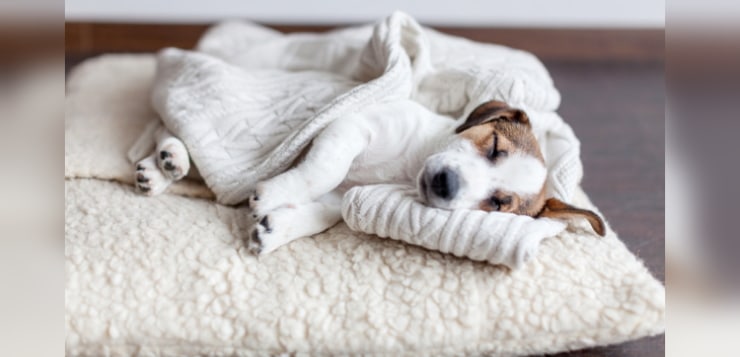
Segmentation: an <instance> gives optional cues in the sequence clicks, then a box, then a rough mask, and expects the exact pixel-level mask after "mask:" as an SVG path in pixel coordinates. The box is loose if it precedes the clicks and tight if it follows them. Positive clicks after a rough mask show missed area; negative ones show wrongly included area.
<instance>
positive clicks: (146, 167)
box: [134, 152, 172, 196]
mask: <svg viewBox="0 0 740 357" xmlns="http://www.w3.org/2000/svg"><path fill="white" fill-rule="evenodd" d="M156 155H157V153H156V152H154V153H152V154H151V155H149V156H148V157H146V158H145V159H143V160H141V161H139V162H137V163H136V172H135V173H134V181H135V184H136V188H137V189H138V190H139V191H140V192H142V193H143V194H145V195H147V196H154V195H158V194H160V193H162V192H164V190H165V189H167V187H168V186H169V185H170V184H171V183H172V180H171V179H170V178H169V177H167V176H165V175H164V174H163V173H162V171H160V170H159V167H158V166H157V158H156Z"/></svg>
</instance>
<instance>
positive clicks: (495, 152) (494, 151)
mask: <svg viewBox="0 0 740 357" xmlns="http://www.w3.org/2000/svg"><path fill="white" fill-rule="evenodd" d="M508 154H509V153H508V152H506V151H503V150H499V149H498V133H493V146H491V150H489V151H488V159H489V160H491V161H496V159H498V158H501V157H506V155H508Z"/></svg>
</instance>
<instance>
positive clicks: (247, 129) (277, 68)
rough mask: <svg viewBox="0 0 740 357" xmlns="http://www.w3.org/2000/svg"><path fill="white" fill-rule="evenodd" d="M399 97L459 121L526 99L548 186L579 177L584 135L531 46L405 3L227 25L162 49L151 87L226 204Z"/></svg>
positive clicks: (555, 190) (553, 191)
mask: <svg viewBox="0 0 740 357" xmlns="http://www.w3.org/2000/svg"><path fill="white" fill-rule="evenodd" d="M399 98H402V99H408V98H410V99H412V100H415V101H418V102H420V103H421V104H423V105H424V106H426V107H428V108H429V109H431V110H434V111H436V112H439V113H443V114H447V115H449V116H451V117H453V118H457V120H462V119H464V118H465V117H467V115H468V114H469V113H470V112H471V111H472V110H473V109H474V108H475V107H476V106H477V105H478V104H480V103H482V102H485V101H488V100H491V99H497V100H502V101H505V102H507V103H509V104H510V105H512V106H515V107H519V108H522V109H524V110H526V111H527V113H528V114H529V116H530V119H531V121H532V125H533V128H534V130H535V132H536V134H537V137H538V139H539V140H540V142H541V145H542V148H543V152H544V154H545V158H546V161H547V165H548V168H549V170H550V177H549V180H548V193H549V195H550V196H553V197H558V198H561V199H564V200H568V199H570V198H571V196H572V193H573V190H574V189H575V187H576V186H577V185H578V183H579V181H580V179H581V175H582V168H581V163H580V160H579V143H578V140H577V139H576V138H575V136H574V135H573V132H572V131H571V130H570V128H569V127H568V125H567V124H565V123H564V122H563V120H562V119H561V118H560V117H559V116H558V115H557V114H556V113H555V110H556V109H557V107H558V105H559V102H560V95H559V93H558V92H557V90H556V89H555V88H554V87H553V85H552V80H551V78H550V76H549V74H548V73H547V71H546V70H545V68H544V67H543V66H542V64H541V63H540V62H539V61H538V60H537V59H536V58H535V57H534V56H533V55H531V54H529V53H527V52H523V51H519V50H514V49H511V48H507V47H503V46H497V45H490V44H481V43H474V42H471V41H468V40H465V39H461V38H456V37H452V36H448V35H444V34H441V33H438V32H436V31H434V30H432V29H429V28H424V27H421V26H420V25H419V24H418V23H417V22H416V21H415V20H414V19H412V18H411V17H409V16H408V15H406V14H404V13H400V12H397V13H394V14H392V15H390V16H389V17H387V18H386V19H384V20H382V21H380V22H379V23H378V24H376V25H375V26H373V27H370V26H364V27H355V28H348V29H344V30H339V31H334V32H329V33H325V34H305V33H303V34H291V35H284V34H281V33H279V32H275V31H272V30H270V29H267V28H264V27H261V26H257V25H254V24H250V23H243V22H239V23H233V22H232V23H224V24H221V25H218V26H215V27H213V28H211V29H210V30H209V31H208V32H207V33H206V34H205V35H204V36H203V38H202V39H201V40H200V42H199V44H198V46H197V50H196V51H195V52H191V51H182V50H176V49H167V50H164V51H162V52H161V53H160V54H159V56H158V63H157V77H156V79H155V82H154V86H153V91H152V104H153V106H154V108H155V110H156V111H157V112H158V113H159V114H160V116H161V118H162V120H163V121H164V123H165V125H167V127H169V128H170V130H171V131H172V132H173V133H174V134H175V135H177V136H178V137H180V139H182V140H183V142H185V144H186V146H187V147H188V150H189V152H190V155H191V157H192V159H193V162H194V163H195V165H196V166H197V167H198V169H199V171H200V173H201V174H202V175H203V178H204V180H205V182H206V184H207V185H208V187H209V188H210V189H211V190H212V191H213V192H214V193H215V194H216V197H217V200H218V201H219V202H221V203H224V204H235V203H238V202H241V201H243V200H244V199H245V198H246V197H247V196H248V194H249V192H250V190H251V189H252V188H253V186H254V185H255V183H257V182H259V181H261V180H263V179H265V178H268V177H271V176H274V175H275V174H277V173H280V172H282V171H283V170H285V169H286V168H287V167H288V166H289V165H290V164H291V163H292V162H293V160H294V159H295V158H296V157H297V156H298V155H299V154H300V152H301V150H302V149H303V148H304V147H306V145H308V143H309V142H310V141H311V139H313V138H314V137H315V136H316V134H317V133H318V132H319V131H320V130H321V129H323V128H324V127H325V126H326V125H327V124H328V123H329V122H331V121H332V120H334V119H336V118H338V117H340V116H343V115H346V114H348V113H352V112H356V111H361V110H362V109H363V107H364V106H365V105H367V104H369V103H376V102H382V101H384V100H388V99H399Z"/></svg>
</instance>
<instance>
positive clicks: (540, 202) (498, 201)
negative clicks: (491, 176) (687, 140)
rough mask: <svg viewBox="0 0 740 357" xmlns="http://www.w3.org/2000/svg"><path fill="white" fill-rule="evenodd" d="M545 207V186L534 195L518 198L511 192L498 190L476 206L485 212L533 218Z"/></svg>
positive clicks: (518, 196) (517, 195)
mask: <svg viewBox="0 0 740 357" xmlns="http://www.w3.org/2000/svg"><path fill="white" fill-rule="evenodd" d="M544 205H545V186H544V185H542V189H541V190H540V192H539V193H537V194H536V195H524V196H520V195H519V194H517V193H513V192H504V191H501V190H498V191H496V192H494V193H493V195H491V197H489V198H487V199H485V200H483V201H481V202H480V204H479V205H478V208H480V209H481V210H483V211H486V212H508V213H514V214H520V215H524V216H531V217H535V216H537V214H538V213H539V212H540V211H542V207H543V206H544Z"/></svg>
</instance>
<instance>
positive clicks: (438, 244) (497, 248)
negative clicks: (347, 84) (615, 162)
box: [342, 185, 565, 268]
mask: <svg viewBox="0 0 740 357" xmlns="http://www.w3.org/2000/svg"><path fill="white" fill-rule="evenodd" d="M342 217H343V218H344V221H345V222H346V223H347V225H348V226H349V227H350V228H352V229H354V230H355V231H359V232H364V233H370V234H376V235H378V236H379V237H382V238H392V239H396V240H400V241H404V242H406V243H409V244H414V245H418V246H422V247H424V248H427V249H432V250H438V251H440V252H442V253H451V254H454V255H456V256H458V257H467V258H470V259H473V260H478V261H485V262H489V263H491V264H503V265H506V266H509V267H511V268H518V267H521V266H522V265H523V264H524V263H525V262H527V261H529V260H530V259H531V258H532V257H533V256H534V255H535V253H536V252H537V247H538V246H539V244H540V242H541V241H542V239H544V238H546V237H552V236H555V235H556V234H558V233H560V232H561V231H562V230H563V229H564V228H565V223H563V222H560V221H556V220H550V219H545V218H541V219H533V218H532V217H528V216H519V215H514V214H508V213H497V214H491V213H488V212H483V211H469V210H456V211H448V210H443V209H437V208H431V207H428V206H425V205H423V204H421V203H419V202H418V200H417V198H416V193H415V190H414V189H413V188H409V187H406V186H402V185H368V186H358V187H355V188H352V189H351V190H349V192H347V193H346V194H345V195H344V199H343V200H342Z"/></svg>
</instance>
